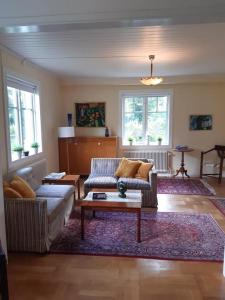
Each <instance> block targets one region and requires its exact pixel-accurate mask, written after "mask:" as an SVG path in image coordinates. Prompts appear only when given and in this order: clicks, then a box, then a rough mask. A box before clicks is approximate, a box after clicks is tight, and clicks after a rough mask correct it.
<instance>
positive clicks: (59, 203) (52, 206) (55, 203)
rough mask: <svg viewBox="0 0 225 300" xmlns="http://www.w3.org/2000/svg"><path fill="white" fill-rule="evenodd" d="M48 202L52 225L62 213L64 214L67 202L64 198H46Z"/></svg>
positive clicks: (49, 217)
mask: <svg viewBox="0 0 225 300" xmlns="http://www.w3.org/2000/svg"><path fill="white" fill-rule="evenodd" d="M46 200H47V216H48V221H49V223H51V222H52V221H53V220H54V219H55V218H56V217H57V216H58V215H59V214H60V213H63V210H64V207H65V202H64V199H63V198H53V197H50V198H46Z"/></svg>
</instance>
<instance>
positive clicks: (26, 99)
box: [20, 91, 33, 109]
mask: <svg viewBox="0 0 225 300" xmlns="http://www.w3.org/2000/svg"><path fill="white" fill-rule="evenodd" d="M32 98H33V96H32V94H31V93H29V92H25V91H20V99H21V107H22V108H30V109H32Z"/></svg>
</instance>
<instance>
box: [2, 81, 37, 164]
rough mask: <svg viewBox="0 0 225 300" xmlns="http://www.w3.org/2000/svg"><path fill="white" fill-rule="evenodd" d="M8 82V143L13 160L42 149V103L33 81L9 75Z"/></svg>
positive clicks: (11, 159)
mask: <svg viewBox="0 0 225 300" xmlns="http://www.w3.org/2000/svg"><path fill="white" fill-rule="evenodd" d="M6 84H7V96H8V97H7V99H8V101H7V120H8V144H9V154H10V161H11V162H13V161H16V160H18V159H21V158H22V157H23V156H27V155H34V154H37V153H39V152H41V151H42V142H41V124H40V103H39V96H38V88H37V86H35V85H33V84H32V83H29V82H25V81H23V80H20V79H18V78H15V77H12V76H9V75H7V77H6ZM35 146H36V147H35ZM19 150H20V151H19Z"/></svg>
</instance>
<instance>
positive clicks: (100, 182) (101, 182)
mask: <svg viewBox="0 0 225 300" xmlns="http://www.w3.org/2000/svg"><path fill="white" fill-rule="evenodd" d="M84 185H85V186H88V187H89V188H92V187H95V188H98V187H101V188H102V187H103V188H104V187H106V188H116V187H117V178H116V177H113V176H92V175H90V176H89V177H88V179H87V180H86V181H85V182H84Z"/></svg>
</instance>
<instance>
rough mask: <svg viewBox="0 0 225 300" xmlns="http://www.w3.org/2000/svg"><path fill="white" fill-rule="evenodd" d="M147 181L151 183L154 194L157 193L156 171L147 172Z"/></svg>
mask: <svg viewBox="0 0 225 300" xmlns="http://www.w3.org/2000/svg"><path fill="white" fill-rule="evenodd" d="M149 182H150V185H151V190H152V193H153V194H154V195H157V171H156V170H154V169H153V170H151V171H150V172H149Z"/></svg>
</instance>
